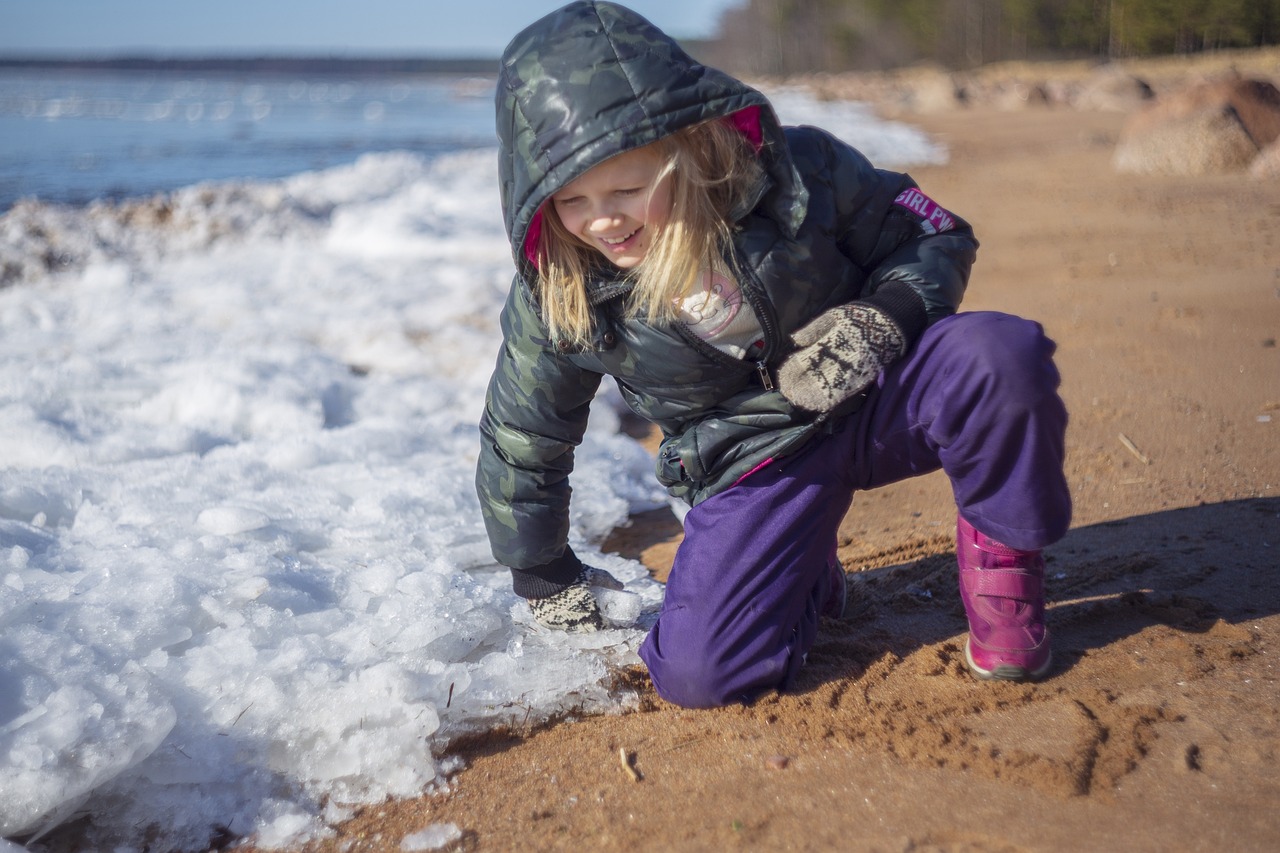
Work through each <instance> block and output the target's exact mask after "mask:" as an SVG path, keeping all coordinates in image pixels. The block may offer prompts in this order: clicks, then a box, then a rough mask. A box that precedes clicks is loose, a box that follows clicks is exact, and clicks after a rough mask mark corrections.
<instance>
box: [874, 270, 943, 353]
mask: <svg viewBox="0 0 1280 853" xmlns="http://www.w3.org/2000/svg"><path fill="white" fill-rule="evenodd" d="M858 301H859V302H864V303H866V304H867V305H871V306H874V307H876V308H879V309H880V310H881V311H883V312H884V313H885V314H887V315H888V316H889V319H890V320H893V322H895V323H897V324H898V328H899V329H901V330H902V337H903V338H904V339H905V340H906V343H907V349H910V348H911V345H912V344H914V343H915V342H916V338H918V337H920V335H921V333H922V332H924V330H925V327H926V326H928V325H929V314H928V312H927V311H926V310H925V306H924V297H922V296H921V295H920V294H919V293H917V292H916V289H915V288H914V287H912V286H911V285H909V284H907V283H905V282H901V281H887V282H885V283H884V284H882V285H880V287H879V289H878V290H876V292H875V293H873V294H871V295H870V296H868V297H866V298H865V299H860V300H858Z"/></svg>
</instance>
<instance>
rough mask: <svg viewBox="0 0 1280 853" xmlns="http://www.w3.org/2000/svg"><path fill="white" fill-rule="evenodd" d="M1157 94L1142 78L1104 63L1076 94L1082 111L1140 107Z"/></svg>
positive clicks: (1129, 109)
mask: <svg viewBox="0 0 1280 853" xmlns="http://www.w3.org/2000/svg"><path fill="white" fill-rule="evenodd" d="M1153 97H1155V94H1154V92H1153V91H1152V89H1151V86H1150V85H1148V84H1147V82H1146V81H1145V80H1143V79H1141V78H1139V77H1135V76H1134V75H1132V74H1130V73H1128V72H1127V71H1124V70H1123V69H1121V68H1117V67H1115V66H1112V65H1105V66H1103V67H1102V68H1100V69H1099V70H1098V71H1096V72H1094V73H1093V74H1092V75H1091V76H1090V77H1089V79H1088V80H1086V81H1085V83H1084V85H1083V86H1082V87H1081V89H1080V91H1079V92H1077V93H1076V95H1075V106H1076V108H1077V109H1082V110H1101V111H1104V112H1118V113H1127V112H1132V111H1134V110H1136V109H1140V108H1142V107H1143V106H1145V105H1146V104H1148V103H1150V102H1151V99H1152V98H1153Z"/></svg>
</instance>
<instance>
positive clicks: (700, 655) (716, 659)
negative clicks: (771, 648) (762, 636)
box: [640, 633, 789, 708]
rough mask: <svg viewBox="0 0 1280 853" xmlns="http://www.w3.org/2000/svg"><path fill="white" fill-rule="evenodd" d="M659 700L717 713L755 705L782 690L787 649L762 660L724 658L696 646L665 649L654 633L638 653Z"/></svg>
mask: <svg viewBox="0 0 1280 853" xmlns="http://www.w3.org/2000/svg"><path fill="white" fill-rule="evenodd" d="M640 658H641V659H642V660H643V661H644V662H645V664H646V665H647V666H648V667H649V677H650V679H651V680H652V681H653V687H654V690H656V691H657V693H658V695H659V696H661V697H662V698H663V699H665V700H666V701H668V702H670V703H672V704H673V705H680V706H681V707H684V708H719V707H722V706H724V705H732V704H735V703H739V702H751V701H753V700H754V699H755V698H756V697H757V696H759V695H760V694H761V693H764V692H766V691H768V690H773V689H779V688H781V687H782V686H783V684H782V682H783V681H784V680H785V678H786V675H787V671H788V668H789V667H788V663H787V659H786V658H787V656H786V652H785V650H778V652H777V653H776V654H774V655H768V656H763V657H755V656H750V657H747V656H743V655H726V654H724V653H723V651H722V650H721V651H718V650H716V649H713V648H708V647H705V646H701V645H697V644H692V643H681V644H674V645H672V644H665V645H664V644H662V643H660V642H658V641H657V638H655V637H654V635H653V634H652V633H651V634H650V636H649V637H648V638H647V639H646V641H645V643H644V645H643V646H642V647H641V649H640Z"/></svg>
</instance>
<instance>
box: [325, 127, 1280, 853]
mask: <svg viewBox="0 0 1280 853" xmlns="http://www.w3.org/2000/svg"><path fill="white" fill-rule="evenodd" d="M1123 120H1124V116H1123V114H1121V113H1110V112H1077V111H1074V110H1069V109H1062V108H1058V109H1050V108H1036V109H1026V110H1022V111H1018V112H1002V111H997V110H996V109H994V108H985V107H978V108H971V109H965V110H961V111H953V112H947V113H941V114H933V115H925V116H918V117H915V118H912V119H911V121H912V122H913V123H915V124H917V125H918V126H920V127H922V128H924V129H925V130H926V131H928V132H930V133H932V134H935V135H937V136H938V137H939V138H940V139H942V140H943V141H945V142H946V143H947V144H948V145H949V146H950V149H951V152H952V153H951V161H950V163H949V164H947V165H946V166H941V167H930V168H919V169H914V170H913V171H912V174H913V176H914V177H916V178H917V180H919V181H920V183H921V184H922V185H923V186H924V188H925V190H926V191H927V192H928V193H929V194H930V195H931V196H933V197H934V198H935V199H937V200H938V201H939V202H940V203H942V204H943V205H944V206H946V207H949V208H951V209H953V210H955V211H957V212H958V213H960V214H961V215H962V216H964V217H966V218H967V219H969V220H970V221H971V222H972V223H973V225H974V226H975V228H976V230H977V233H978V235H979V237H980V239H981V241H982V249H981V250H980V252H979V259H978V264H977V267H976V268H975V272H974V276H973V279H972V282H971V285H970V290H969V295H968V298H967V299H966V301H965V308H967V309H999V310H1004V311H1009V312H1011V313H1017V314H1021V315H1024V316H1027V317H1030V318H1033V319H1036V320H1038V321H1040V322H1042V323H1043V324H1044V326H1045V327H1046V329H1047V330H1048V332H1049V334H1050V336H1051V337H1053V338H1054V339H1055V340H1056V341H1057V342H1058V344H1059V349H1058V364H1059V366H1060V368H1061V371H1062V375H1063V387H1062V393H1063V396H1064V398H1065V399H1066V401H1067V405H1068V407H1069V409H1070V412H1071V425H1070V427H1069V431H1068V436H1067V438H1068V444H1069V454H1068V461H1067V473H1068V476H1069V478H1070V482H1071V485H1072V489H1073V493H1074V497H1075V502H1076V515H1075V521H1074V524H1073V527H1072V530H1071V531H1070V533H1069V534H1068V535H1067V536H1066V538H1065V539H1063V540H1062V541H1061V542H1060V543H1058V544H1056V545H1055V546H1053V547H1052V548H1051V549H1050V551H1049V552H1048V560H1049V563H1048V567H1049V581H1048V590H1049V599H1050V607H1051V609H1050V616H1049V620H1050V625H1051V629H1052V630H1053V632H1054V634H1055V638H1056V639H1055V654H1056V660H1057V665H1056V667H1055V669H1054V671H1053V673H1052V675H1051V677H1049V678H1048V679H1047V680H1045V681H1044V682H1042V683H1040V684H1035V685H1019V684H1007V683H998V684H988V683H980V682H977V681H975V680H974V679H973V678H971V677H970V676H969V675H968V674H967V673H966V671H965V668H964V664H963V652H962V649H963V643H964V637H965V631H966V627H965V620H964V615H963V610H962V608H961V606H960V603H959V598H958V595H957V592H956V588H955V569H954V544H953V540H952V537H953V535H954V506H953V504H952V502H951V500H950V497H949V492H948V487H947V483H946V481H945V479H944V478H943V477H942V476H941V475H933V476H930V477H925V478H922V479H919V480H914V481H910V482H907V483H903V484H900V485H898V486H894V487H890V488H886V489H883V490H880V491H876V492H872V493H865V494H859V495H858V496H857V497H856V498H855V500H854V505H853V509H852V510H851V512H850V513H849V515H848V517H847V519H846V521H845V523H844V526H843V528H842V538H841V549H840V554H841V557H842V558H843V560H844V561H845V564H846V566H847V567H848V568H849V569H850V570H851V571H853V572H855V573H856V574H854V575H853V580H854V581H855V583H854V585H853V590H854V591H853V594H854V607H853V610H854V611H855V613H854V615H853V616H852V617H851V618H849V619H847V620H845V621H841V622H830V623H825V624H824V629H823V632H822V634H821V636H820V638H819V640H818V643H817V646H816V647H815V648H814V650H813V652H812V654H811V655H810V659H809V664H808V667H807V669H806V671H805V675H804V678H803V681H802V683H801V684H800V685H799V688H798V689H797V690H796V691H795V692H793V693H790V694H788V695H770V696H767V697H765V698H763V699H761V700H760V701H758V702H757V703H756V704H754V705H753V706H751V707H732V708H726V709H720V710H712V711H688V710H682V709H680V708H676V707H674V706H671V705H668V704H666V703H664V702H663V701H662V700H660V699H658V698H657V696H656V694H654V693H653V691H652V688H651V687H650V686H649V684H648V680H647V676H646V675H645V673H644V671H643V669H640V668H637V669H635V670H633V671H630V672H627V673H622V674H621V679H622V685H621V686H622V687H623V688H624V689H634V690H637V691H638V692H639V694H640V697H641V710H640V711H638V712H633V713H629V714H625V715H619V716H609V717H595V718H586V719H574V720H566V721H561V722H558V723H556V724H554V725H550V726H547V727H543V728H541V729H537V730H529V731H515V732H498V733H493V734H490V735H488V736H485V737H479V738H476V739H474V740H472V741H470V742H467V743H460V744H456V745H455V748H454V752H455V753H456V754H457V755H460V756H461V757H462V758H463V759H464V760H465V768H464V769H463V770H461V771H460V772H459V773H457V775H456V776H454V777H453V779H452V781H451V783H450V785H449V791H448V793H446V794H436V795H430V796H427V797H424V798H422V799H419V800H413V801H404V802H394V803H387V804H385V805H382V806H378V807H373V808H368V809H366V810H364V811H363V812H362V813H361V814H359V815H358V816H357V817H356V818H355V819H353V820H352V821H350V822H349V823H348V824H346V825H344V826H342V827H341V828H340V830H339V833H338V835H337V837H336V838H334V839H332V840H330V841H328V842H325V843H323V844H318V845H316V846H315V847H314V848H313V849H317V850H325V851H328V850H398V849H400V842H401V839H402V838H404V837H405V836H407V835H409V834H411V833H414V832H416V831H418V830H421V829H423V828H424V827H426V826H429V825H431V824H435V823H452V824H455V825H456V826H457V827H459V828H460V829H461V831H462V833H463V834H462V838H461V840H460V841H458V842H456V843H455V844H454V845H453V847H454V848H456V849H466V850H495V851H496V850H512V849H529V850H587V849H590V850H716V849H721V848H745V849H758V850H851V851H863V850H867V851H871V850H885V851H1017V850H1109V849H1124V850H1219V849H1232V850H1276V849H1280V683H1278V682H1277V676H1278V675H1280V673H1278V672H1277V668H1276V665H1277V663H1278V659H1280V582H1277V579H1276V577H1275V572H1276V570H1277V568H1280V349H1277V346H1276V339H1277V337H1278V336H1280V182H1275V181H1272V182H1260V181H1257V180H1253V179H1250V178H1249V177H1248V176H1247V175H1244V174H1238V175H1227V176H1216V177H1197V178H1185V177H1184V178H1169V177H1149V176H1134V175H1124V176H1120V175H1116V174H1115V173H1114V172H1113V170H1112V169H1111V166H1110V159H1111V155H1112V150H1113V148H1114V145H1115V141H1116V137H1117V133H1118V132H1119V129H1120V126H1121V124H1122V122H1123ZM678 539H679V528H678V525H676V524H675V522H674V520H673V519H671V518H670V516H669V514H667V513H665V512H662V513H657V514H649V515H647V516H642V517H640V518H637V519H635V520H634V522H633V524H632V525H631V527H629V528H627V529H625V530H622V531H618V533H617V534H616V535H615V537H614V539H613V540H612V545H613V547H614V548H616V549H617V550H618V551H619V552H621V553H626V554H628V555H631V556H635V557H638V558H640V559H642V560H643V561H644V562H645V563H646V564H647V565H649V566H650V567H651V568H652V569H653V570H654V571H655V573H657V574H659V575H660V576H661V574H662V573H663V572H664V571H665V570H666V569H667V568H668V567H669V565H670V560H671V555H672V553H673V551H674V548H675V544H676V543H677V542H678ZM620 750H622V751H623V752H625V754H626V755H627V756H628V759H629V761H631V762H632V764H633V769H634V771H635V775H636V776H638V777H639V779H638V781H637V780H636V779H635V778H633V774H632V773H631V772H629V771H628V770H627V769H626V768H624V766H623V763H622V761H621V759H620V757H619V751H620Z"/></svg>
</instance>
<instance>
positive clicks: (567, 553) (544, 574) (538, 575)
mask: <svg viewBox="0 0 1280 853" xmlns="http://www.w3.org/2000/svg"><path fill="white" fill-rule="evenodd" d="M581 572H582V561H581V560H579V559H578V555H577V554H575V553H573V549H572V548H570V547H569V546H568V545H566V546H564V553H563V554H561V555H560V556H559V557H557V558H556V559H554V560H552V561H551V562H549V563H543V564H542V565H540V566H532V567H530V568H528V569H512V570H511V588H512V589H513V590H515V593H516V595H518V596H520V597H521V598H546V597H547V596H548V595H555V594H556V593H557V592H560V591H562V590H564V589H565V588H566V587H568V586H570V585H571V584H572V583H573V582H574V581H575V580H577V579H578V575H579V574H580V573H581Z"/></svg>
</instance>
